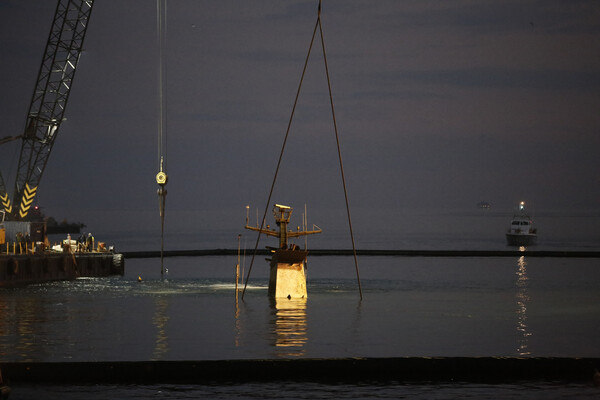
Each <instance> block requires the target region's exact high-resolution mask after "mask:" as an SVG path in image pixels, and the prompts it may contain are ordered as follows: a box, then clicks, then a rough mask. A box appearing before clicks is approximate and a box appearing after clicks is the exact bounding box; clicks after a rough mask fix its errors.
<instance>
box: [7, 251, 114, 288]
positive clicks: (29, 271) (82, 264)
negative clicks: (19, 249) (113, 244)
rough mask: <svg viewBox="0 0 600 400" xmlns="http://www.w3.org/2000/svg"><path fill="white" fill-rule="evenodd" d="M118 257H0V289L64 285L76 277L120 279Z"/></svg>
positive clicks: (91, 254)
mask: <svg viewBox="0 0 600 400" xmlns="http://www.w3.org/2000/svg"><path fill="white" fill-rule="evenodd" d="M124 271H125V266H124V259H123V255H122V254H118V253H108V252H107V253H39V254H17V255H15V254H3V255H0V288H2V287H16V286H24V285H29V284H33V283H43V282H52V281H65V280H71V279H76V278H79V277H104V276H111V275H123V273H124Z"/></svg>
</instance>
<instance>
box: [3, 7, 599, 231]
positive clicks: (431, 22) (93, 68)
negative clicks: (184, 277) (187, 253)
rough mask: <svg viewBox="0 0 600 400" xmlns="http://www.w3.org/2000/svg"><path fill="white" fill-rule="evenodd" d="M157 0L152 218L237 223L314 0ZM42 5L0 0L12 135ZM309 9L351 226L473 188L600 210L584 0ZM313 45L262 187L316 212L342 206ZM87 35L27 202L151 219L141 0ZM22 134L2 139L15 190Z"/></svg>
mask: <svg viewBox="0 0 600 400" xmlns="http://www.w3.org/2000/svg"><path fill="white" fill-rule="evenodd" d="M167 4H168V6H167V7H168V16H167V19H168V26H167V45H166V48H165V53H166V57H167V61H166V63H167V82H166V84H167V89H166V90H167V110H168V111H167V112H168V125H167V137H168V148H167V166H166V172H167V173H168V175H169V182H168V184H167V186H166V188H167V190H168V196H167V230H168V231H170V232H176V231H177V230H178V229H187V230H189V229H192V228H193V227H195V226H198V227H201V228H202V229H219V228H221V227H223V226H226V227H237V226H242V225H243V224H244V219H245V206H246V205H247V204H249V205H250V206H251V209H252V210H254V209H255V208H256V207H258V208H259V209H260V213H261V214H262V211H263V209H264V206H265V202H266V199H267V196H268V192H269V188H270V185H271V181H272V179H273V174H274V172H275V166H276V163H277V158H278V155H279V151H280V149H281V145H282V142H283V138H284V135H285V131H286V127H287V123H288V120H289V117H290V113H291V110H292V105H293V101H294V97H295V95H296V90H297V88H298V83H299V79H300V76H301V72H302V67H303V64H304V59H305V57H306V53H307V50H308V45H309V43H310V39H311V35H312V31H313V27H314V24H315V22H316V18H317V5H318V1H317V0H310V1H306V0H289V1H281V0H269V1H267V0H261V1H231V0H219V1H204V0H169V1H168V2H167ZM55 7H56V2H55V1H48V0H44V1H41V0H38V1H17V0H0V33H1V35H0V37H1V38H2V40H1V42H0V54H1V61H0V76H1V88H2V91H1V93H2V95H1V97H0V103H1V106H0V113H1V114H0V118H1V120H2V132H0V137H4V136H9V135H17V134H20V133H22V132H23V129H24V125H25V118H26V113H27V109H28V105H29V102H30V100H31V93H32V91H33V88H34V85H35V80H36V77H37V72H38V69H39V65H40V62H41V57H42V52H43V50H44V46H45V44H46V40H47V35H48V31H49V29H50V24H51V22H52V18H53V16H54V10H55ZM321 20H322V26H323V32H324V36H325V46H326V51H327V59H328V63H329V72H330V77H331V85H332V91H333V96H334V103H335V111H336V118H337V124H338V131H339V135H340V141H341V148H342V156H343V161H344V167H345V174H346V183H347V186H348V193H349V200H350V207H351V211H352V217H353V221H356V223H357V224H358V226H361V225H365V224H367V223H368V222H369V221H371V222H373V223H382V222H383V220H384V218H385V215H386V214H387V213H388V212H393V211H397V210H400V209H411V208H415V209H416V208H421V209H422V208H430V209H434V208H435V209H440V208H441V209H460V208H467V209H468V208H475V207H476V204H477V203H478V202H479V201H482V200H486V201H488V202H490V203H491V204H492V207H494V209H495V210H505V211H506V212H507V213H510V212H511V211H512V209H513V207H514V206H515V204H516V203H517V202H518V201H520V200H525V201H527V202H529V204H533V205H534V207H535V209H537V210H538V211H543V210H554V209H568V208H573V209H576V210H585V211H591V212H595V213H597V212H598V211H599V210H600V173H599V171H600V168H599V167H600V161H599V157H598V154H599V153H600V2H598V1H596V0H590V1H585V0H583V1H572V0H570V1H554V0H552V1H547V0H544V1H529V0H514V1H513V0H510V1H509V0H504V1H474V0H457V1H446V0H440V1H398V0H387V1H386V0H368V1H367V0H323V9H322V15H321ZM319 44H320V43H319V42H317V43H316V46H315V47H314V48H313V52H312V54H311V58H310V61H309V66H308V71H307V76H306V78H305V79H306V80H305V82H304V85H303V87H302V92H301V94H300V99H299V104H298V108H297V110H296V115H295V118H294V120H293V123H292V128H291V133H290V138H289V141H288V145H287V147H286V152H285V155H284V158H283V164H282V169H281V171H280V175H279V177H278V181H277V184H276V191H275V194H274V197H273V199H272V201H271V202H272V203H275V202H278V203H283V204H288V205H291V206H294V207H296V208H297V209H298V210H300V209H301V208H303V207H304V204H305V203H306V204H307V205H308V209H309V219H310V221H309V222H315V223H317V224H318V225H320V226H321V227H324V228H325V226H327V225H328V224H329V226H331V224H332V221H331V220H329V219H328V218H332V216H336V217H337V216H340V215H341V216H343V215H344V214H343V213H344V212H345V211H344V210H345V209H344V198H343V189H342V185H341V179H340V174H339V166H338V159H337V150H336V146H335V135H334V130H333V124H332V118H331V109H330V106H329V97H328V91H327V82H326V79H325V78H326V76H325V70H324V67H323V56H322V53H321V48H320V46H319ZM84 47H85V52H84V53H83V55H82V57H81V61H80V64H79V69H78V70H77V74H76V76H75V80H74V85H73V89H72V91H71V95H70V99H69V104H68V107H67V111H66V118H67V120H66V121H65V122H63V124H62V126H61V129H60V131H59V136H58V138H57V140H56V143H55V146H54V149H53V152H52V154H51V156H50V160H49V164H48V167H47V169H46V171H45V174H44V176H43V178H42V182H41V185H40V187H39V190H38V196H37V204H39V205H40V206H41V207H43V210H44V212H45V213H46V214H47V215H52V216H55V217H56V218H57V219H59V220H60V219H62V218H67V219H69V220H73V221H82V222H85V223H86V224H87V225H88V226H90V227H92V229H95V230H103V229H110V230H119V229H123V230H135V229H157V227H158V226H159V225H158V224H159V219H158V200H157V195H156V189H157V188H158V185H157V184H156V182H155V174H156V173H157V172H158V156H157V131H158V128H157V126H158V122H157V121H158V95H157V93H158V82H157V77H158V72H157V71H158V44H157V33H156V1H154V0H119V1H117V0H97V1H96V2H95V5H94V9H93V12H92V16H91V20H90V24H89V28H88V32H87V37H86V40H85V46H84ZM18 146H19V144H16V143H13V144H10V145H2V146H1V147H0V168H1V171H2V174H3V175H4V178H5V180H6V181H7V187H8V189H9V191H10V192H11V195H12V188H13V185H14V173H15V172H16V164H17V161H18V150H19V147H18ZM11 173H12V174H13V175H11ZM268 217H269V218H270V214H269V216H268ZM374 218H375V219H377V220H375V221H373V219H374ZM319 222H320V223H319Z"/></svg>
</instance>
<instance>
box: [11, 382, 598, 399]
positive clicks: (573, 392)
mask: <svg viewBox="0 0 600 400" xmlns="http://www.w3.org/2000/svg"><path fill="white" fill-rule="evenodd" d="M599 395H600V388H598V387H594V386H592V385H591V384H584V383H580V384H573V383H561V382H523V383H516V384H499V385H484V384H474V383H427V384H423V383H418V384H406V383H393V382H392V383H386V384H378V383H369V382H363V383H357V384H339V385H336V384H321V383H310V382H309V383H306V382H302V383H298V382H276V383H271V384H269V383H256V384H248V383H245V384H230V385H89V386H63V385H60V386H48V385H45V386H27V387H24V388H17V389H15V391H14V392H13V394H12V395H11V399H49V400H54V399H69V400H77V399H90V400H95V399H153V398H160V399H298V400H301V399H423V400H430V399H524V398H525V399H565V400H568V399H597V398H598V396H599Z"/></svg>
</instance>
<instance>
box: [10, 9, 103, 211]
mask: <svg viewBox="0 0 600 400" xmlns="http://www.w3.org/2000/svg"><path fill="white" fill-rule="evenodd" d="M93 3H94V1H93V0H59V1H58V5H57V7H56V12H55V14H54V22H53V23H52V27H51V29H50V34H49V36H48V42H47V43H46V50H45V52H44V56H43V58H42V64H41V66H40V70H39V73H38V79H37V83H36V86H35V90H34V91H33V96H32V99H31V105H30V106H29V112H28V113H27V121H26V124H25V132H24V135H23V144H22V146H21V155H20V157H19V165H18V170H17V176H16V181H15V191H14V197H13V199H14V201H13V205H14V206H13V210H12V217H13V218H14V219H23V218H25V216H26V215H27V213H28V212H29V208H30V207H31V204H32V202H33V198H34V197H35V194H36V191H37V187H38V185H39V183H40V180H41V178H42V174H43V172H44V169H45V168H46V163H47V162H48V157H49V156H50V152H51V150H52V146H53V145H54V141H55V140H56V135H57V133H58V128H59V127H60V124H61V122H62V120H63V118H64V113H65V108H66V106H67V100H68V98H69V93H70V90H71V85H72V83H73V78H74V76H75V70H76V68H77V64H78V62H79V56H80V54H81V52H82V49H83V40H84V38H85V32H86V30H87V26H88V21H89V18H90V15H91V12H92V6H93Z"/></svg>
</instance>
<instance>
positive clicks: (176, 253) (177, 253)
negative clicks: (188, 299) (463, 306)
mask: <svg viewBox="0 0 600 400" xmlns="http://www.w3.org/2000/svg"><path fill="white" fill-rule="evenodd" d="M121 253H122V254H123V256H124V257H125V258H130V259H131V258H157V257H160V251H124V252H121ZM252 253H253V251H252V250H248V249H246V255H251V254H252ZM237 254H238V250H236V249H207V250H167V251H165V252H164V253H163V256H164V257H203V256H234V255H237ZM256 254H257V255H261V256H262V255H269V254H270V252H269V251H268V250H266V249H260V250H257V252H256ZM308 254H309V255H311V256H352V255H354V253H353V251H352V249H314V250H309V253H308ZM356 255H357V256H379V257H381V256H395V257H521V256H527V257H567V258H600V251H556V250H526V251H519V250H356Z"/></svg>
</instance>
